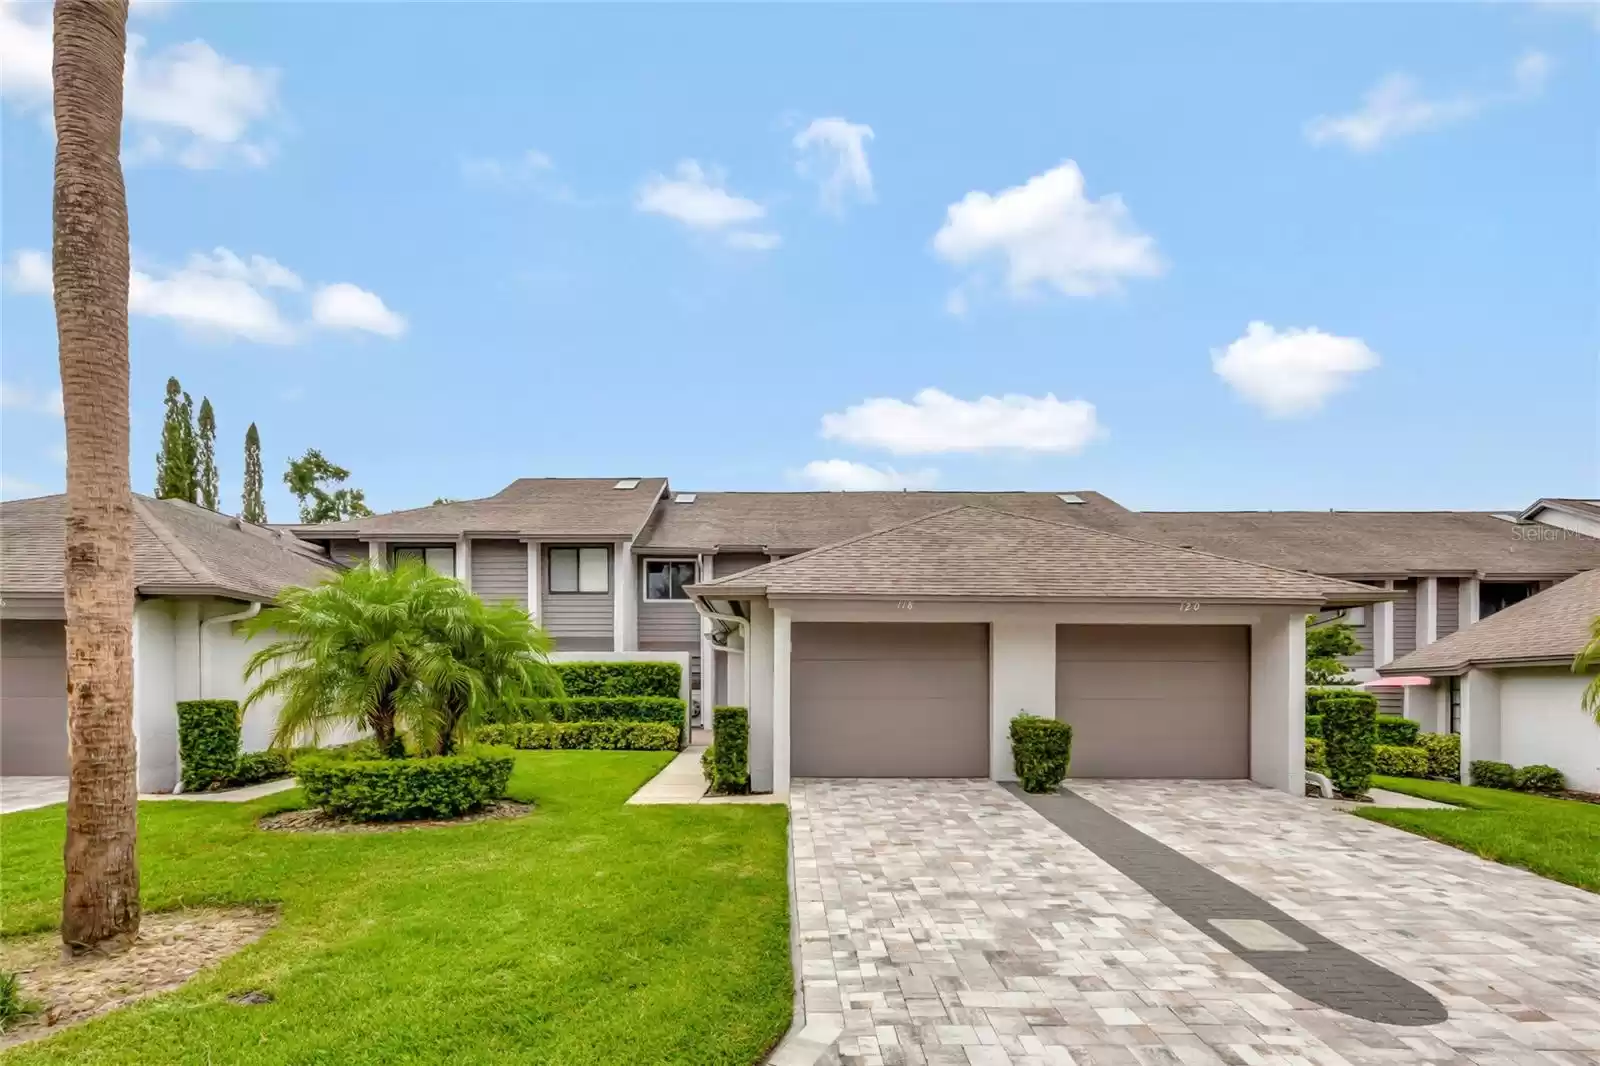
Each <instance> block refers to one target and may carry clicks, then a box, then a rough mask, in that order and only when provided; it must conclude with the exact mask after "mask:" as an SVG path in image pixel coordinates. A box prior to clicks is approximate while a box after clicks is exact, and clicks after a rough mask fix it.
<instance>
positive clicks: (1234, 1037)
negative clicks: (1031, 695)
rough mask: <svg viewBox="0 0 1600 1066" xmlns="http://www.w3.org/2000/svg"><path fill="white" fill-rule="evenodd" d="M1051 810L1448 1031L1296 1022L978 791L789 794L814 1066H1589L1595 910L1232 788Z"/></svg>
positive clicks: (1148, 901)
mask: <svg viewBox="0 0 1600 1066" xmlns="http://www.w3.org/2000/svg"><path fill="white" fill-rule="evenodd" d="M1071 787H1072V788H1073V789H1074V791H1076V792H1077V793H1078V794H1080V795H1082V796H1084V797H1086V798H1088V799H1090V800H1091V801H1093V802H1094V803H1096V804H1097V805H1099V806H1100V807H1102V808H1103V809H1105V810H1107V811H1110V812H1111V813H1113V814H1115V815H1116V816H1117V817H1119V818H1121V819H1123V820H1124V821H1126V822H1127V823H1129V824H1130V825H1133V826H1134V827H1136V828H1138V829H1141V830H1143V831H1144V832H1146V833H1148V834H1149V835H1150V836H1152V837H1154V838H1156V839H1157V840H1160V841H1161V842H1162V843H1164V844H1167V845H1168V846H1170V847H1172V848H1174V849H1175V850H1177V851H1179V852H1180V853H1182V854H1184V855H1186V856H1188V857H1189V858H1192V859H1194V860H1196V861H1197V862H1200V863H1201V864H1203V865H1205V866H1206V867H1208V868H1210V869H1212V870H1215V871H1216V872H1218V873H1220V874H1222V875H1223V876H1225V877H1227V878H1229V879H1230V880H1232V881H1234V882H1235V883H1236V884H1238V885H1240V886H1242V887H1244V888H1246V889H1249V890H1250V891H1252V892H1254V893H1256V894H1257V895H1259V896H1261V897H1262V898H1264V899H1265V900H1267V901H1268V902H1270V903H1272V904H1274V905H1275V906H1277V907H1278V908H1280V909H1281V910H1283V911H1285V912H1287V913H1288V914H1289V915H1290V916H1292V917H1294V918H1296V919H1299V920H1300V921H1302V922H1305V923H1306V924H1307V925H1309V926H1312V927H1313V928H1314V929H1316V930H1317V931H1319V932H1321V933H1323V934H1324V935H1326V936H1328V937H1329V938H1331V939H1333V940H1335V941H1337V942H1338V943H1341V944H1343V945H1344V946H1346V947H1348V948H1350V949H1352V950H1354V951H1357V952H1359V953H1361V954H1362V955H1365V956H1366V957H1367V958H1369V959H1371V960H1372V961H1374V962H1376V963H1378V964H1380V965H1382V966H1385V967H1387V968H1389V969H1391V970H1393V971H1395V972H1396V973H1399V974H1400V975H1402V976H1404V977H1406V978H1409V979H1410V980H1411V981H1414V982H1416V983H1417V984H1418V985H1420V986H1422V987H1423V988H1425V989H1427V990H1429V991H1431V992H1433V993H1434V994H1435V995H1436V996H1438V998H1439V999H1440V1000H1441V1001H1442V1002H1443V1003H1444V1005H1445V1006H1446V1007H1447V1009H1448V1010H1449V1014H1450V1017H1449V1019H1448V1020H1446V1021H1444V1022H1442V1023H1439V1024H1436V1025H1429V1026H1422V1027H1410V1026H1395V1025H1383V1024H1379V1023H1375V1022H1367V1021H1362V1020H1360V1019H1357V1018H1353V1017H1350V1016H1347V1015H1344V1014H1341V1013H1338V1012H1335V1011H1332V1010H1329V1009H1326V1008H1322V1007H1318V1006H1316V1005H1315V1004H1312V1003H1311V1002H1310V1001H1308V1000H1305V999H1301V998H1300V997H1298V996H1296V995H1294V994H1293V993H1290V992H1288V991H1286V990H1285V989H1283V988H1282V987H1280V986H1278V985H1277V984H1275V983H1274V982H1273V981H1271V980H1270V979H1268V978H1266V977H1264V976H1263V975H1261V974H1260V973H1259V972H1258V971H1256V970H1255V969H1254V968H1253V967H1251V966H1250V965H1249V964H1247V963H1245V962H1244V961H1243V960H1241V959H1240V958H1239V957H1238V956H1236V955H1234V954H1233V953H1232V952H1231V951H1229V950H1228V949H1227V948H1226V947H1225V946H1224V945H1223V944H1222V943H1220V942H1219V941H1218V940H1216V939H1213V938H1212V937H1211V936H1209V935H1207V934H1206V933H1204V932H1201V931H1200V930H1198V929H1196V928H1195V927H1194V926H1192V925H1190V924H1189V923H1188V922H1186V921H1184V920H1183V919H1181V918H1179V917H1178V916H1177V915H1176V914H1175V913H1173V912H1172V911H1171V910H1169V909H1167V908H1166V907H1165V906H1164V905H1162V904H1161V903H1159V902H1157V901H1156V899H1155V898H1154V897H1153V896H1151V895H1150V894H1149V893H1148V892H1146V891H1145V890H1144V889H1142V888H1140V887H1139V886H1138V885H1137V884H1135V883H1134V882H1133V881H1131V880H1129V879H1128V878H1127V877H1126V876H1124V875H1123V874H1121V873H1119V872H1118V871H1116V870H1115V869H1113V868H1112V867H1111V866H1109V865H1107V864H1106V863H1105V862H1103V861H1101V860H1100V859H1099V858H1097V857H1096V856H1095V855H1094V854H1092V853H1091V852H1090V851H1089V850H1088V849H1087V848H1085V847H1084V846H1083V845H1081V844H1079V843H1078V842H1077V841H1076V840H1074V839H1072V838H1071V837H1069V836H1067V835H1066V834H1065V833H1063V832H1062V831H1060V830H1058V829H1056V828H1055V827H1054V826H1053V825H1051V824H1050V823H1049V822H1047V821H1046V820H1045V819H1044V818H1042V817H1040V816H1039V815H1037V814H1035V813H1034V812H1033V810H1031V809H1030V808H1028V807H1027V806H1025V805H1023V804H1022V803H1021V802H1019V801H1017V800H1015V799H1013V798H1012V797H1011V796H1010V795H1009V794H1007V793H1006V792H1005V791H1004V790H1002V789H1001V788H1000V787H998V786H996V785H993V784H991V783H989V782H985V781H816V780H811V781H800V782H798V783H797V784H796V786H795V789H794V793H793V799H792V807H793V826H794V852H795V891H796V900H797V907H798V911H799V935H800V941H801V958H802V967H803V972H802V994H803V995H804V997H805V1004H806V1011H807V1015H808V1019H809V1020H811V1021H813V1022H815V1021H818V1020H822V1019H826V1018H827V1017H828V1016H830V1015H831V1016H833V1017H834V1018H835V1019H836V1020H837V1021H838V1022H839V1023H840V1024H841V1025H842V1026H843V1030H844V1035H843V1037H842V1038H841V1039H840V1040H839V1042H838V1044H837V1045H836V1055H837V1057H838V1059H839V1060H841V1061H843V1062H847V1063H880V1062H881V1063H914V1064H920V1063H929V1064H943V1063H950V1064H974V1066H976V1064H985V1063H995V1064H1004V1063H1015V1064H1019V1066H1020V1064H1035V1063H1077V1064H1080V1066H1090V1064H1092V1066H1106V1064H1129V1066H1134V1064H1137V1066H1153V1064H1163V1063H1165V1064H1180V1063H1181V1064H1204V1063H1244V1064H1250V1066H1263V1064H1295V1066H1304V1064H1316V1066H1339V1064H1345V1063H1348V1064H1351V1066H1361V1064H1367V1063H1372V1064H1377V1063H1384V1064H1390V1063H1451V1064H1462V1066H1523V1064H1530V1066H1531V1064H1539V1066H1545V1064H1560V1066H1600V896H1595V895H1591V894H1589V893H1586V892H1583V891H1581V890H1579V889H1575V888H1570V887H1567V886H1565V885H1560V884H1557V883H1555V882H1553V881H1547V880H1544V879H1543V878H1540V877H1536V876H1534V875H1533V874H1529V873H1525V872H1523V871H1520V870H1515V869H1511V868H1509V867H1503V866H1499V865H1496V864H1494V863H1489V862H1485V861H1483V860H1481V859H1478V858H1476V857H1474V856H1471V855H1467V854H1465V853H1464V852H1459V851H1456V850H1455V849H1453V848H1449V847H1446V846H1444V845H1442V844H1435V843H1433V842H1431V841H1428V840H1424V839H1422V838H1420V837H1415V836H1412V835H1410V834H1407V833H1403V832H1401V831H1399V830H1396V829H1392V828H1389V827H1387V826H1381V825H1376V824H1374V823H1370V822H1365V821H1362V820H1360V819H1358V818H1355V817H1353V816H1351V815H1348V814H1343V813H1340V812H1338V811H1334V810H1329V809H1327V808H1324V807H1319V806H1317V805H1315V804H1314V803H1312V802H1310V801H1297V800H1295V799H1294V798H1292V797H1289V796H1286V795H1282V794H1280V793H1276V792H1271V791H1268V790H1265V789H1261V788H1257V787H1255V786H1251V785H1245V784H1232V783H1200V782H1193V783H1191V782H1119V783H1105V782H1092V783H1091V782H1083V783H1073V784H1072V786H1071Z"/></svg>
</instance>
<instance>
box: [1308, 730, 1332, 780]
mask: <svg viewBox="0 0 1600 1066" xmlns="http://www.w3.org/2000/svg"><path fill="white" fill-rule="evenodd" d="M1306 769H1307V770H1310V771H1311V772H1312V773H1317V774H1326V773H1327V772H1328V745H1327V742H1326V741H1324V740H1323V739H1322V738H1321V737H1306Z"/></svg>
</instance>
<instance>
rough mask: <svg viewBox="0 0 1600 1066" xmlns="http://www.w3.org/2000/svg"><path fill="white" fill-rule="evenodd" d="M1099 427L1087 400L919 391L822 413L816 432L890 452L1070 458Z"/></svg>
mask: <svg viewBox="0 0 1600 1066" xmlns="http://www.w3.org/2000/svg"><path fill="white" fill-rule="evenodd" d="M1103 433H1104V430H1103V429H1102V428H1101V426H1100V423H1099V420H1098V419H1097V417H1096V415H1095V409H1094V404H1092V403H1089V402H1088V401H1087V400H1058V399H1056V398H1055V395H1054V394H1051V393H1046V394H1045V395H1044V396H1038V397H1035V396H1021V395H1016V394H1007V395H1004V396H980V397H978V398H977V399H976V400H960V399H957V398H956V397H954V396H951V395H950V394H948V393H946V392H942V391H940V390H939V389H923V390H922V391H921V392H919V393H917V394H916V396H914V397H912V402H910V403H906V402H905V401H904V400H898V399H894V398H892V397H878V398H875V399H870V400H866V401H863V402H862V403H859V404H857V405H856V406H854V407H850V408H847V409H846V410H845V411H844V412H843V413H841V414H826V415H823V416H822V435H823V437H825V438H827V439H828V440H841V441H845V442H847V443H850V444H855V445H859V446H862V447H867V448H882V449H884V450H885V451H889V452H893V453H894V454H896V455H937V454H942V453H947V452H985V451H1019V452H1057V453H1064V454H1069V455H1070V454H1076V453H1077V452H1080V451H1082V450H1083V449H1084V448H1085V447H1086V446H1087V445H1088V444H1089V443H1090V442H1091V441H1093V440H1094V439H1095V438H1096V437H1099V436H1102V435H1103Z"/></svg>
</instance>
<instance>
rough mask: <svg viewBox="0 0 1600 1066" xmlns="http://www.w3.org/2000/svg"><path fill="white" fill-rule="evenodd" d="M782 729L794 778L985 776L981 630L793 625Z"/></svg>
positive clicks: (985, 643)
mask: <svg viewBox="0 0 1600 1066" xmlns="http://www.w3.org/2000/svg"><path fill="white" fill-rule="evenodd" d="M789 723H790V741H791V743H790V756H789V758H790V772H791V773H792V774H793V775H794V776H795V777H988V776H989V630H988V627H987V626H984V625H954V624H947V623H905V624H901V623H877V622H798V623H796V624H795V626H794V630H793V638H792V647H791V653H790V698H789Z"/></svg>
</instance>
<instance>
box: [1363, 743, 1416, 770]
mask: <svg viewBox="0 0 1600 1066" xmlns="http://www.w3.org/2000/svg"><path fill="white" fill-rule="evenodd" d="M1372 766H1373V769H1374V771H1376V772H1377V773H1380V774H1385V775H1387V776H1389V777H1427V776H1428V752H1427V749H1425V748H1414V747H1407V746H1404V745H1399V744H1375V745H1373V748H1372Z"/></svg>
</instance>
